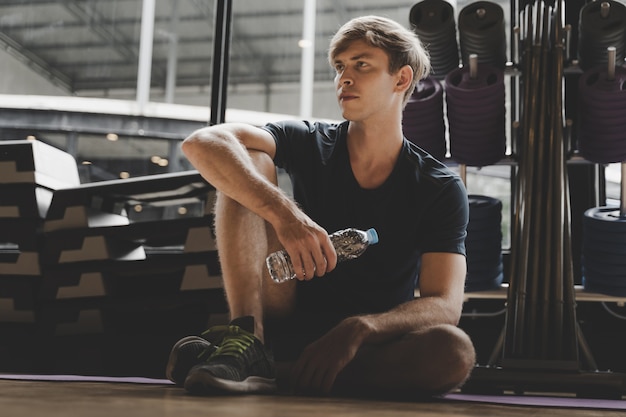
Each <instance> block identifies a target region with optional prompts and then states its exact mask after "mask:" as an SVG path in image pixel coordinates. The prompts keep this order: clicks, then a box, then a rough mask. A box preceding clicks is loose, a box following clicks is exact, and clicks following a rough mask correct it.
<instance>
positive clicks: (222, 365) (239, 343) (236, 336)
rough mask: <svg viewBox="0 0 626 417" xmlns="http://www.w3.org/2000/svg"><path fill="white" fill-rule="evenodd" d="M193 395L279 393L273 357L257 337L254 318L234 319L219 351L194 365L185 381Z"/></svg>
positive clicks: (186, 386) (187, 388) (186, 387)
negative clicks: (255, 335) (277, 391)
mask: <svg viewBox="0 0 626 417" xmlns="http://www.w3.org/2000/svg"><path fill="white" fill-rule="evenodd" d="M185 389H186V390H187V391H189V392H190V393H192V394H210V393H256V394H261V393H270V392H274V391H276V375H275V367H274V358H273V357H272V355H271V353H270V352H269V350H267V349H266V348H265V346H264V345H263V343H261V341H260V340H259V339H257V338H256V337H254V318H253V317H249V316H247V317H241V318H238V319H236V320H233V321H232V322H231V324H230V325H229V326H228V331H227V332H226V334H225V335H224V338H223V339H222V343H221V344H220V346H219V347H218V348H217V349H216V351H215V352H214V353H213V354H212V355H211V356H210V357H209V358H208V359H207V360H206V361H205V362H203V363H201V364H198V365H195V366H194V367H193V368H191V370H190V371H189V374H188V375H187V379H185Z"/></svg>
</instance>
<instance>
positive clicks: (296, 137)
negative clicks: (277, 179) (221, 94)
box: [264, 121, 469, 318]
mask: <svg viewBox="0 0 626 417" xmlns="http://www.w3.org/2000/svg"><path fill="white" fill-rule="evenodd" d="M264 128H265V129H266V130H267V131H268V132H270V133H271V134H272V135H273V136H274V139H275V141H276V148H277V150H276V156H275V158H274V163H275V164H276V166H278V167H281V168H283V169H285V171H286V172H287V173H288V174H289V176H290V178H291V181H292V185H293V194H294V198H295V200H296V201H297V202H298V203H299V205H300V206H301V208H302V209H303V210H304V212H305V213H307V215H308V216H309V217H311V218H312V219H313V220H314V221H315V222H317V223H318V224H319V225H320V226H322V227H324V228H325V229H326V231H327V232H329V233H332V232H334V231H336V230H340V229H345V228H349V227H354V228H358V229H362V230H366V229H368V228H370V227H373V228H375V229H376V231H377V232H378V236H379V243H378V244H376V245H372V246H370V247H369V248H368V249H367V250H366V251H365V253H364V254H363V255H361V256H360V257H359V258H357V259H354V260H350V261H346V262H343V263H340V264H338V265H337V268H336V269H335V270H333V271H332V272H331V273H328V274H326V275H325V276H323V277H320V278H314V279H312V280H310V281H306V282H298V303H297V304H298V309H299V312H301V313H304V314H305V315H306V314H309V315H310V314H311V313H313V314H316V315H317V314H321V315H324V314H325V313H326V314H328V315H329V316H332V317H335V318H341V317H346V316H349V315H354V314H363V313H376V312H382V311H386V310H389V309H391V308H393V307H394V306H396V305H398V304H400V303H403V302H406V301H409V300H411V299H413V297H414V290H415V287H416V285H417V280H418V272H419V271H418V270H419V259H420V255H421V254H422V253H425V252H452V253H459V254H463V255H465V235H466V226H467V222H468V216H469V208H468V201H467V193H466V190H465V187H464V185H463V183H462V182H461V180H460V178H459V177H458V176H457V175H455V174H454V173H453V172H452V171H450V170H449V169H448V168H447V167H446V166H445V165H443V164H442V163H441V162H439V161H438V160H436V159H435V158H433V157H432V156H430V155H429V154H428V153H427V152H425V151H424V150H422V149H420V148H419V147H417V146H415V145H414V144H412V143H411V142H409V141H408V140H406V139H405V140H404V144H403V146H402V150H401V153H400V156H399V158H398V161H397V162H396V165H395V167H394V169H393V171H392V173H391V174H390V176H389V177H388V178H387V180H386V181H385V182H384V183H383V184H382V185H381V186H380V187H378V188H376V189H363V188H361V187H360V186H359V184H358V183H357V181H356V179H355V177H354V174H353V172H352V169H351V166H350V162H349V157H348V150H347V146H346V137H347V128H348V122H343V123H340V124H328V123H320V122H317V123H310V122H306V121H285V122H280V123H271V124H268V125H266V126H265V127H264ZM381 140H384V138H381Z"/></svg>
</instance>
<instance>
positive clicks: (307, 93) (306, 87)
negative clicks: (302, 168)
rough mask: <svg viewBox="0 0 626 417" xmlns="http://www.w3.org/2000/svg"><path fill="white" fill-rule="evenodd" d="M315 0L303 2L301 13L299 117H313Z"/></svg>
mask: <svg viewBox="0 0 626 417" xmlns="http://www.w3.org/2000/svg"><path fill="white" fill-rule="evenodd" d="M315 2H316V0H304V10H303V12H302V39H301V40H300V48H301V49H302V64H301V66H300V117H302V118H303V119H308V118H310V117H311V116H312V115H313V83H314V81H315V14H316V13H317V8H316V4H315Z"/></svg>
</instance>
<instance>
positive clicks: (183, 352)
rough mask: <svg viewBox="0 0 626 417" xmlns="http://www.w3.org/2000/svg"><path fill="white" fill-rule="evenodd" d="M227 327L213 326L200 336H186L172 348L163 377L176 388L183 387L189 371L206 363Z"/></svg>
mask: <svg viewBox="0 0 626 417" xmlns="http://www.w3.org/2000/svg"><path fill="white" fill-rule="evenodd" d="M227 330H228V326H215V327H211V328H210V329H209V330H206V331H205V332H203V333H202V334H201V335H200V336H187V337H183V338H182V339H180V340H179V341H178V342H176V344H175V345H174V346H173V347H172V350H171V351H170V356H169V358H168V361H167V366H166V367H165V376H166V377H167V379H169V380H170V381H172V382H173V383H175V384H176V385H178V386H181V387H182V386H183V385H184V383H185V378H187V374H188V373H189V370H190V369H191V368H193V367H194V366H195V365H197V364H199V363H202V362H204V361H206V360H207V359H208V358H209V357H210V356H211V355H212V354H213V353H214V352H215V351H216V350H217V346H218V345H219V344H220V342H221V341H222V338H223V337H224V333H225V332H226V331H227Z"/></svg>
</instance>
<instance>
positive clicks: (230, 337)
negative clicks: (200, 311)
mask: <svg viewBox="0 0 626 417" xmlns="http://www.w3.org/2000/svg"><path fill="white" fill-rule="evenodd" d="M253 343H254V336H253V335H252V334H251V333H248V332H247V331H245V330H243V329H241V328H240V327H238V326H229V329H228V333H226V335H225V336H224V339H223V340H222V343H221V344H220V346H219V347H218V348H217V350H216V351H215V352H214V353H213V355H211V356H218V355H230V356H238V355H241V354H242V353H243V352H244V351H245V350H246V349H247V348H248V347H250V346H251V345H252V344H253Z"/></svg>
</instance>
